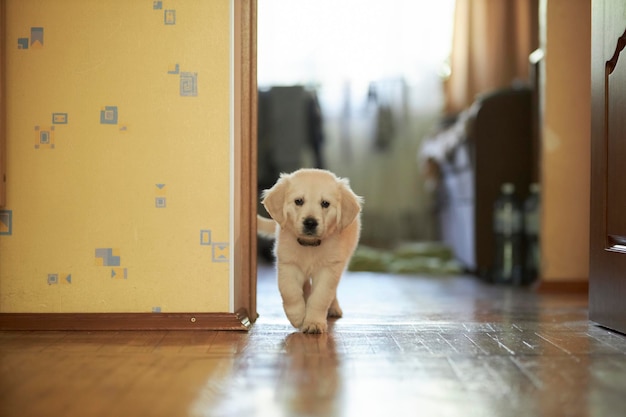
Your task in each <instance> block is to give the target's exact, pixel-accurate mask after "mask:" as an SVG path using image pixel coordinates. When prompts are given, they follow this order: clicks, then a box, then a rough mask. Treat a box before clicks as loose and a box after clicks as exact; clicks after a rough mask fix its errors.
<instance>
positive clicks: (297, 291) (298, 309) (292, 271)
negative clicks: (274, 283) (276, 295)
mask: <svg viewBox="0 0 626 417" xmlns="http://www.w3.org/2000/svg"><path fill="white" fill-rule="evenodd" d="M277 269H278V290H279V291H280V295H281V296H282V298H283V309H284V310H285V314H286V315H287V318H288V319H289V322H290V323H291V325H292V326H293V327H296V328H300V326H301V325H302V322H303V321H304V314H305V300H304V292H303V286H304V281H305V275H304V273H303V272H302V271H301V270H300V268H298V267H296V266H294V265H291V264H281V263H278V265H277Z"/></svg>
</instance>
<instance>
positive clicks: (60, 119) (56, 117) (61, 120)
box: [52, 113, 67, 125]
mask: <svg viewBox="0 0 626 417" xmlns="http://www.w3.org/2000/svg"><path fill="white" fill-rule="evenodd" d="M52 124H55V125H66V124H67V113H52Z"/></svg>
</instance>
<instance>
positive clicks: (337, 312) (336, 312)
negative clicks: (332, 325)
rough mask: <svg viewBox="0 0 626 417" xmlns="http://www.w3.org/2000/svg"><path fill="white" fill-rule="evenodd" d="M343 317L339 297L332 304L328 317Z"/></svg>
mask: <svg viewBox="0 0 626 417" xmlns="http://www.w3.org/2000/svg"><path fill="white" fill-rule="evenodd" d="M342 316H343V311H342V310H341V307H339V301H337V297H335V299H334V300H333V302H332V303H330V307H329V308H328V317H335V318H339V317H342Z"/></svg>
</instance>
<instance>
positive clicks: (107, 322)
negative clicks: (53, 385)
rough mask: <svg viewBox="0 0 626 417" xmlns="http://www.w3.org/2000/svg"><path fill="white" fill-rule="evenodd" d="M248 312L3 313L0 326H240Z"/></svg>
mask: <svg viewBox="0 0 626 417" xmlns="http://www.w3.org/2000/svg"><path fill="white" fill-rule="evenodd" d="M251 325H252V324H251V322H250V319H249V317H248V313H247V311H245V310H243V309H242V310H240V311H238V312H237V313H0V330H87V331H92V330H93V331H97V330H109V331H115V330H238V331H246V330H249V329H250V326H251Z"/></svg>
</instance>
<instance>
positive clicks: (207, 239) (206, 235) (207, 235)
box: [200, 230, 211, 246]
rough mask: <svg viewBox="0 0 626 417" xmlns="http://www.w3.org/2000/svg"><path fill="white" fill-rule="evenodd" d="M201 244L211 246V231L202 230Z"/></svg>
mask: <svg viewBox="0 0 626 417" xmlns="http://www.w3.org/2000/svg"><path fill="white" fill-rule="evenodd" d="M200 244H201V245H205V246H209V245H211V231H210V230H200Z"/></svg>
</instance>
